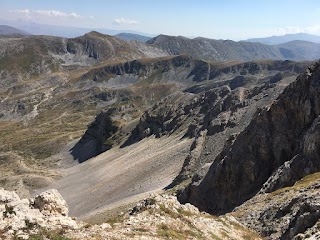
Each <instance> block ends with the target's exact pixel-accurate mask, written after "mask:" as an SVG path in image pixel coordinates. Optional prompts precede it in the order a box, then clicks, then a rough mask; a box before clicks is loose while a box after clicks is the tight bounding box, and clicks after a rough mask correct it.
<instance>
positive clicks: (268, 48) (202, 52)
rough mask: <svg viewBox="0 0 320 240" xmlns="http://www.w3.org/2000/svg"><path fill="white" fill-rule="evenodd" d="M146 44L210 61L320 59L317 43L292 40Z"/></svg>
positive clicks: (178, 39)
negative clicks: (271, 42)
mask: <svg viewBox="0 0 320 240" xmlns="http://www.w3.org/2000/svg"><path fill="white" fill-rule="evenodd" d="M147 44H149V45H151V46H154V47H157V48H160V49H162V50H163V51H166V52H168V54H170V55H180V54H188V55H190V56H193V57H194V58H198V59H205V60H209V61H232V60H239V61H252V60H258V59H277V60H286V59H288V60H294V61H301V60H314V59H319V58H320V44H319V43H312V42H307V41H293V42H288V43H284V44H281V45H266V44H262V43H255V42H242V41H240V42H235V41H231V40H214V39H208V38H201V37H198V38H194V39H189V38H186V37H173V36H166V35H159V36H157V37H155V38H152V39H150V40H149V41H148V42H147Z"/></svg>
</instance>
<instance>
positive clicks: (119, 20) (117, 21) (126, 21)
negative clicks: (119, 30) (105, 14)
mask: <svg viewBox="0 0 320 240" xmlns="http://www.w3.org/2000/svg"><path fill="white" fill-rule="evenodd" d="M137 23H138V22H137V21H135V20H131V19H126V18H123V17H121V18H115V19H114V20H113V24H116V25H121V24H130V25H133V24H137Z"/></svg>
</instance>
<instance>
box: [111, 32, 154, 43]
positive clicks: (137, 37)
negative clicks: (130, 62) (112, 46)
mask: <svg viewBox="0 0 320 240" xmlns="http://www.w3.org/2000/svg"><path fill="white" fill-rule="evenodd" d="M115 36H116V37H118V38H120V39H122V40H127V41H133V40H136V41H140V42H147V41H148V40H150V39H151V37H147V36H143V35H139V34H134V33H118V34H116V35H115Z"/></svg>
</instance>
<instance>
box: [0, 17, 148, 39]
mask: <svg viewBox="0 0 320 240" xmlns="http://www.w3.org/2000/svg"><path fill="white" fill-rule="evenodd" d="M0 24H3V25H9V26H12V27H15V28H18V29H22V30H23V31H26V32H28V33H30V34H33V35H49V36H57V37H67V38H73V37H79V36H82V35H84V34H86V33H88V32H91V31H97V32H100V33H103V34H108V35H116V34H119V33H123V32H125V33H132V34H139V35H143V36H150V37H151V35H150V34H147V33H141V32H137V31H132V30H113V29H105V28H81V27H68V26H54V25H46V24H39V23H33V22H22V21H13V20H11V21H9V20H3V19H0ZM153 36H154V35H153ZM153 36H152V37H153Z"/></svg>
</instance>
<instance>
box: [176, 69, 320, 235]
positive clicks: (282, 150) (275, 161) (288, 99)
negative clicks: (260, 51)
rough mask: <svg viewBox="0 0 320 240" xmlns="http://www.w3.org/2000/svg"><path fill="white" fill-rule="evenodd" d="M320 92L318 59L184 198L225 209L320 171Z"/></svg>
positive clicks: (206, 207) (262, 111)
mask: <svg viewBox="0 0 320 240" xmlns="http://www.w3.org/2000/svg"><path fill="white" fill-rule="evenodd" d="M319 96H320V63H316V64H315V65H314V66H312V67H310V68H309V69H308V70H307V71H306V72H305V73H304V74H302V75H300V76H299V77H298V78H297V80H296V81H295V82H293V83H292V84H291V85H289V86H288V87H287V88H286V89H285V90H284V92H283V93H282V94H281V95H280V96H279V97H278V99H277V100H276V101H275V102H274V103H273V104H272V105H271V106H267V107H265V108H263V109H259V110H258V111H257V112H256V113H255V116H254V117H253V118H252V120H251V122H250V124H249V125H248V126H247V127H246V128H245V129H244V130H243V131H242V132H241V133H239V134H238V135H237V136H236V137H235V138H234V139H232V140H230V141H229V143H227V144H226V145H225V147H224V150H223V151H222V152H221V154H220V155H219V156H218V157H217V158H215V159H213V163H212V164H211V166H210V168H209V170H208V172H207V174H206V176H205V177H204V178H201V177H200V178H194V181H193V183H192V184H191V185H189V186H188V187H187V188H186V189H185V190H184V192H183V193H182V194H181V195H180V200H181V201H182V202H190V203H192V204H194V205H195V206H197V207H199V208H200V209H201V210H205V211H207V212H210V213H215V214H217V213H218V214H221V213H225V212H228V211H231V210H233V209H234V208H235V207H237V206H239V205H241V204H242V203H243V202H245V201H246V200H248V199H249V198H251V197H253V196H254V195H255V194H257V193H268V192H273V191H275V190H277V189H280V188H283V187H287V186H292V185H293V184H294V183H295V182H296V181H297V180H299V179H301V178H302V177H304V176H306V175H308V174H311V173H314V172H317V171H320V161H319V152H320V148H319V146H320V144H319V114H320V97H319ZM317 211H318V210H317ZM290 236H291V235H290ZM284 239H288V238H284Z"/></svg>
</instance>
